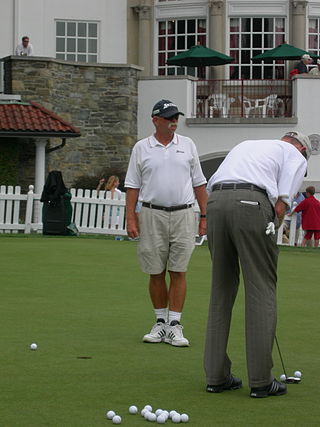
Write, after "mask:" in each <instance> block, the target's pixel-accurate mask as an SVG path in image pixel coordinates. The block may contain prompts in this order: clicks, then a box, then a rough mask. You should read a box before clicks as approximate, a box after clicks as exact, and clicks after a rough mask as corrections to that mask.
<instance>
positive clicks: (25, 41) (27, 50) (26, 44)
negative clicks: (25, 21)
mask: <svg viewBox="0 0 320 427" xmlns="http://www.w3.org/2000/svg"><path fill="white" fill-rule="evenodd" d="M15 54H16V55H17V56H33V55H34V52H33V46H32V44H31V43H30V41H29V37H28V36H24V37H22V43H20V44H18V46H17V47H16V51H15Z"/></svg>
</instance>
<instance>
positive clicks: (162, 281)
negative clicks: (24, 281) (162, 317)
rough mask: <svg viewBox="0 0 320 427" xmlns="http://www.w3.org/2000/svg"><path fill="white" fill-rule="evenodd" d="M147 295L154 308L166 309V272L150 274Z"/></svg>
mask: <svg viewBox="0 0 320 427" xmlns="http://www.w3.org/2000/svg"><path fill="white" fill-rule="evenodd" d="M149 293H150V298H151V301H152V304H153V307H154V308H166V307H167V305H168V290H167V284H166V270H164V271H163V272H162V273H160V274H151V275H150V281H149Z"/></svg>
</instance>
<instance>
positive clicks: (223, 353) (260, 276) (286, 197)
mask: <svg viewBox="0 0 320 427" xmlns="http://www.w3.org/2000/svg"><path fill="white" fill-rule="evenodd" d="M310 154H311V144H310V140H309V138H308V137H307V136H305V135H303V134H301V133H300V132H288V133H287V134H286V135H285V136H284V137H282V138H281V140H276V139H275V140H249V141H244V142H242V143H240V144H239V145H237V146H235V147H234V148H233V149H232V150H231V151H230V153H229V154H228V155H227V157H226V158H225V160H224V161H223V163H222V164H221V165H220V167H219V169H218V170H217V171H216V173H215V174H214V175H213V176H212V177H211V179H210V180H209V182H208V186H207V190H208V192H209V200H208V207H207V237H208V244H209V250H210V253H211V258H212V292H211V300H210V307H209V317H208V326H207V335H206V346H205V355H204V366H205V372H206V379H207V391H208V392H211V393H219V392H222V391H225V390H235V389H239V388H241V387H242V381H241V379H240V378H236V377H234V376H233V375H232V374H231V360H230V359H229V357H228V354H227V344H228V337H229V330H230V322H231V315H232V308H233V304H234V301H235V298H236V295H237V291H238V285H239V271H240V268H239V264H240V265H241V270H242V274H243V279H244V288H245V306H246V307H245V314H246V320H245V328H246V354H247V369H248V379H249V386H250V387H251V393H250V396H251V397H268V396H279V395H282V394H285V393H286V392H287V389H286V385H285V384H284V383H280V382H278V381H277V380H276V379H275V378H274V376H273V375H272V372H271V370H272V366H273V361H272V347H273V342H274V337H275V329H276V317H277V310H276V282H277V260H278V248H277V244H276V233H275V229H276V228H277V227H278V225H279V223H281V222H282V220H283V217H284V215H285V212H286V209H287V207H288V206H291V203H292V200H293V198H294V195H295V194H296V193H297V191H298V190H299V188H300V186H301V184H302V181H303V178H304V176H305V173H306V168H307V161H306V159H307V158H308V157H309V155H310Z"/></svg>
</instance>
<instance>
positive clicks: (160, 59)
mask: <svg viewBox="0 0 320 427" xmlns="http://www.w3.org/2000/svg"><path fill="white" fill-rule="evenodd" d="M158 62H159V64H158V65H162V66H164V65H166V54H165V53H159V55H158Z"/></svg>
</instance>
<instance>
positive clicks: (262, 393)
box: [250, 379, 287, 397]
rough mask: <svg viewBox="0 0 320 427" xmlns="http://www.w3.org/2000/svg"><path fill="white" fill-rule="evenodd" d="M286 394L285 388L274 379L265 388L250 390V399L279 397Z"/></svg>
mask: <svg viewBox="0 0 320 427" xmlns="http://www.w3.org/2000/svg"><path fill="white" fill-rule="evenodd" d="M286 393H287V386H286V385H285V384H284V383H280V382H279V381H277V380H276V379H274V380H273V381H272V383H271V384H269V385H267V386H265V387H253V388H252V389H251V393H250V397H269V396H281V395H282V394H286Z"/></svg>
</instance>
